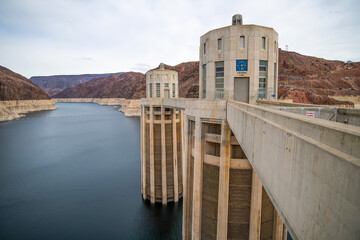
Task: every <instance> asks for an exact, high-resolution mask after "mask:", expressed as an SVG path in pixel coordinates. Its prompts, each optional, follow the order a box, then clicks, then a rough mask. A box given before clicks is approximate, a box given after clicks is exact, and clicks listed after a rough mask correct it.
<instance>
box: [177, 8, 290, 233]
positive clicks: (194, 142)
mask: <svg viewBox="0 0 360 240" xmlns="http://www.w3.org/2000/svg"><path fill="white" fill-rule="evenodd" d="M277 41H278V34H277V33H276V32H275V31H274V29H272V28H268V27H262V26H256V25H243V24H242V17H241V15H235V16H234V17H233V18H232V25H230V26H227V27H223V28H219V29H215V30H211V31H209V32H208V33H206V34H204V35H203V36H202V37H201V38H200V69H199V70H200V76H199V92H200V94H199V98H200V100H199V101H197V102H193V103H192V104H191V108H187V109H186V110H185V117H184V119H185V123H184V126H185V127H184V129H185V130H184V135H185V136H184V138H185V141H184V142H185V144H184V146H185V151H184V156H185V157H184V162H183V166H184V176H183V177H184V200H183V232H182V233H183V239H186V240H187V239H283V232H284V231H283V223H282V222H281V219H280V217H279V215H278V214H277V212H276V211H275V209H274V206H273V205H272V203H271V200H270V198H269V197H268V195H267V193H266V191H265V190H264V188H263V187H262V185H261V182H260V180H259V178H258V177H257V175H256V173H255V171H254V170H253V168H252V166H251V164H250V163H249V161H248V157H247V156H246V154H245V152H244V151H243V148H242V146H240V144H239V143H238V141H237V139H236V138H235V136H234V134H233V133H232V129H231V128H230V126H229V124H228V122H227V112H226V108H227V104H228V102H229V101H231V100H235V101H241V102H245V103H253V104H256V100H257V99H264V98H265V99H268V98H270V97H271V96H272V95H276V82H277V81H276V75H277V74H276V73H277V59H278V53H277V52H278V50H277V49H278V47H277V45H278V43H277ZM254 127H255V126H243V125H242V123H239V128H245V129H246V128H249V129H254ZM259 131H261V129H260V130H259ZM259 144H260V143H259Z"/></svg>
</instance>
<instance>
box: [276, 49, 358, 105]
mask: <svg viewBox="0 0 360 240" xmlns="http://www.w3.org/2000/svg"><path fill="white" fill-rule="evenodd" d="M359 89H360V62H342V61H333V60H326V59H323V58H316V57H311V56H304V55H301V54H299V53H296V52H288V51H282V50H281V49H280V52H279V92H278V96H279V98H280V99H293V101H294V102H298V103H313V104H330V105H332V104H338V103H339V102H337V101H335V100H334V99H332V98H329V97H328V95H333V96H334V95H336V96H344V95H360V90H359Z"/></svg>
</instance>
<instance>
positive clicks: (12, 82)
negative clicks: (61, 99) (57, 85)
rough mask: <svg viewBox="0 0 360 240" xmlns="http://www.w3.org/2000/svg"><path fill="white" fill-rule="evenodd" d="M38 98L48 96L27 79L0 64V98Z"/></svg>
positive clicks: (46, 97)
mask: <svg viewBox="0 0 360 240" xmlns="http://www.w3.org/2000/svg"><path fill="white" fill-rule="evenodd" d="M40 99H50V97H49V95H47V94H46V93H45V92H44V91H43V90H42V89H41V88H39V87H38V86H36V85H35V84H33V83H32V82H31V81H30V80H29V79H27V78H25V77H23V76H21V75H20V74H17V73H14V72H13V71H11V70H9V69H7V68H5V67H2V66H0V100H40Z"/></svg>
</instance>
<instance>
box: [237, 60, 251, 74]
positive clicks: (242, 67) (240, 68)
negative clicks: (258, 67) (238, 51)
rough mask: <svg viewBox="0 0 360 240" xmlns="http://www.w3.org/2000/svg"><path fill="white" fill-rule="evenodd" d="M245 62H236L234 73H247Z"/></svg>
mask: <svg viewBox="0 0 360 240" xmlns="http://www.w3.org/2000/svg"><path fill="white" fill-rule="evenodd" d="M247 68H248V66H247V60H236V71H237V72H246V71H247Z"/></svg>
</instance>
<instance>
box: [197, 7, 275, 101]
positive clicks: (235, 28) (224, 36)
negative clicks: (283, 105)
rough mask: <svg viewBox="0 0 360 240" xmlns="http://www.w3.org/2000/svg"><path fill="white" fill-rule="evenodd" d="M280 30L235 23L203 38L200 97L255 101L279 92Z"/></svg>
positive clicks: (234, 20) (238, 20) (237, 19)
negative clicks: (278, 32) (278, 31)
mask: <svg viewBox="0 0 360 240" xmlns="http://www.w3.org/2000/svg"><path fill="white" fill-rule="evenodd" d="M277 63H278V34H277V32H276V31H275V30H274V29H272V28H269V27H263V26H257V25H243V24H242V17H241V15H239V14H237V15H235V16H234V17H233V18H232V25H230V26H227V27H223V28H218V29H214V30H211V31H209V32H207V33H206V34H204V35H203V36H201V38H200V72H199V73H200V82H199V89H200V90H199V95H200V99H206V100H215V99H225V100H236V101H241V102H246V103H251V104H256V100H257V99H272V98H276V95H277V90H276V89H277V81H276V78H277V75H276V73H277V69H278V64H277Z"/></svg>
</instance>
